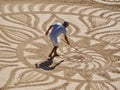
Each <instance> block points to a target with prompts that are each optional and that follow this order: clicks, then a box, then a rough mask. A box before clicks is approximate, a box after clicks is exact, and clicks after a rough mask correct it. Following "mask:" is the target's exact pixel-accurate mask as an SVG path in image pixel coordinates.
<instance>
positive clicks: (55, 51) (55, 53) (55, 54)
mask: <svg viewBox="0 0 120 90" xmlns="http://www.w3.org/2000/svg"><path fill="white" fill-rule="evenodd" d="M57 48H58V46H55V50H54V56H59V55H58V53H57Z"/></svg>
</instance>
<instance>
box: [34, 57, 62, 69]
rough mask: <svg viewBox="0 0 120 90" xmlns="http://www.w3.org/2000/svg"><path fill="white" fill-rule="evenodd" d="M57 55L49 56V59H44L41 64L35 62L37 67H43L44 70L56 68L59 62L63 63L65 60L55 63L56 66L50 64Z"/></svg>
mask: <svg viewBox="0 0 120 90" xmlns="http://www.w3.org/2000/svg"><path fill="white" fill-rule="evenodd" d="M54 57H55V56H52V57H50V58H48V60H47V61H44V62H42V63H40V64H35V66H36V68H41V69H44V70H53V69H55V68H56V67H57V66H58V65H59V64H61V63H62V62H63V61H64V60H61V61H59V62H58V63H57V64H55V65H54V66H50V65H52V63H53V59H54Z"/></svg>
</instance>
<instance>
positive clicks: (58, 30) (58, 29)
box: [46, 21, 70, 57]
mask: <svg viewBox="0 0 120 90" xmlns="http://www.w3.org/2000/svg"><path fill="white" fill-rule="evenodd" d="M68 26H69V22H66V21H64V23H63V24H61V23H56V24H54V25H51V26H50V27H49V28H48V30H47V32H46V35H48V33H49V31H50V30H51V29H52V31H51V33H50V39H51V41H52V43H53V45H54V48H53V49H52V51H51V53H50V54H49V56H48V57H52V54H53V53H54V56H59V55H58V53H57V48H58V36H59V35H60V34H64V38H65V40H66V42H67V44H68V45H70V43H69V41H68V38H67V36H66V32H67V31H66V28H67V27H68Z"/></svg>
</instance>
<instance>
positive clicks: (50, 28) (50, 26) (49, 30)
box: [45, 25, 53, 35]
mask: <svg viewBox="0 0 120 90" xmlns="http://www.w3.org/2000/svg"><path fill="white" fill-rule="evenodd" d="M52 27H53V25H51V26H50V27H49V28H48V30H47V32H46V33H45V34H46V35H48V33H49V31H50V29H51V28H52Z"/></svg>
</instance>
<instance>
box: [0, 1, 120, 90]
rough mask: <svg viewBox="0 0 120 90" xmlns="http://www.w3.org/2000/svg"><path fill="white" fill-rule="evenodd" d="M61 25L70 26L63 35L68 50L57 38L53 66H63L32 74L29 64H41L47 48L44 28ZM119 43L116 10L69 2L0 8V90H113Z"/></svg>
mask: <svg viewBox="0 0 120 90" xmlns="http://www.w3.org/2000/svg"><path fill="white" fill-rule="evenodd" d="M81 1H82V0H81ZM94 1H96V2H100V1H101V2H102V3H104V2H109V3H110V4H115V3H116V2H117V4H118V3H119V0H94ZM21 2H22V1H21ZM101 2H100V3H101ZM104 4H106V3H104ZM117 9H119V8H117ZM64 20H67V21H69V22H70V26H69V27H68V33H67V34H68V36H69V40H70V42H71V45H72V46H73V47H70V46H67V44H66V43H65V42H64V40H63V39H62V36H61V37H60V38H61V40H60V43H59V45H60V48H59V50H58V52H59V53H60V57H55V58H54V61H53V64H56V63H58V62H59V61H60V60H64V62H62V63H61V64H60V65H59V66H58V67H56V68H55V69H53V70H51V71H45V70H43V69H36V68H35V64H36V63H42V62H43V61H45V60H46V59H47V58H46V57H47V55H48V54H49V53H50V50H51V49H52V44H51V42H50V40H49V38H48V37H46V36H45V32H46V30H47V28H48V27H49V26H50V25H51V24H53V23H55V22H63V21H64ZM119 38H120V12H119V11H118V10H111V9H104V8H100V7H92V6H87V5H84V4H83V5H79V4H74V3H73V4H69V3H64V4H61V3H55V2H51V3H46V2H41V3H36V2H34V3H32V2H23V3H14V4H12V3H4V4H2V5H1V6H0V80H1V81H0V90H21V89H22V90H26V88H27V89H29V90H119V89H120V87H119V84H120V39H119Z"/></svg>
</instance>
